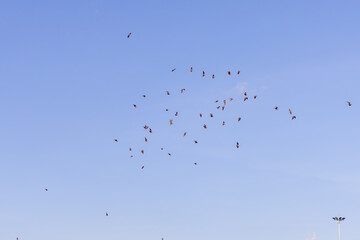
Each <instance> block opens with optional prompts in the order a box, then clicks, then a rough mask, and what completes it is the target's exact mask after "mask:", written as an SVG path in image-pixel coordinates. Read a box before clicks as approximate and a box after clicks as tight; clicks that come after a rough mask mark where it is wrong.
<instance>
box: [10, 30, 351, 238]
mask: <svg viewBox="0 0 360 240" xmlns="http://www.w3.org/2000/svg"><path fill="white" fill-rule="evenodd" d="M130 37H131V32H130V33H129V34H128V35H127V38H130ZM174 71H176V68H173V69H171V72H174ZM189 71H190V72H193V71H194V69H193V67H190V70H189ZM240 73H241V71H240V70H237V71H236V74H237V75H240ZM227 75H228V76H231V71H228V72H227ZM205 76H206V73H205V71H202V77H205ZM211 78H212V79H214V78H215V75H214V74H211ZM184 92H185V88H182V89H180V93H181V94H183V93H184ZM166 95H167V96H169V95H170V92H169V91H166ZM243 95H244V96H243V99H242V101H243V102H245V101H248V100H249V95H248V93H247V92H244V93H243ZM146 97H147V96H146V95H142V98H146ZM257 97H258V96H257V95H254V96H252V99H254V100H255V99H257ZM233 100H234V98H232V97H231V98H229V99H228V100H227V99H223V100H221V101H220V100H219V99H218V100H215V103H222V104H221V105H218V106H217V107H216V109H221V110H222V111H224V110H225V106H226V103H227V101H233ZM346 103H347V105H348V106H349V107H351V106H352V104H351V102H349V101H346ZM133 108H134V109H136V108H137V105H136V104H133ZM274 110H275V111H278V110H279V107H278V106H275V107H274ZM165 111H169V109H165ZM178 114H179V112H175V117H177V116H178ZM289 114H290V118H291V120H295V119H296V116H295V115H293V112H292V110H291V109H289ZM209 116H210V118H213V117H214V114H213V113H209ZM199 117H200V118H202V117H203V114H202V113H199ZM237 121H238V122H240V121H241V117H238V118H237ZM169 124H170V126H172V125H173V124H174V121H173V119H169ZM221 125H222V126H224V125H225V121H222V124H221ZM143 128H144V129H145V130H147V131H148V132H149V133H152V132H153V131H152V129H151V128H150V127H149V126H147V125H145V126H144V127H143ZM203 128H204V129H207V125H206V124H204V125H203ZM186 135H187V132H184V133H183V137H185V136H186ZM144 141H145V143H147V142H148V138H147V137H144ZM114 142H115V143H118V142H119V140H118V139H114ZM194 143H195V144H197V143H198V141H197V140H194ZM235 147H236V148H239V147H240V144H239V142H236V144H235ZM160 150H164V148H163V147H162V148H160ZM129 152H133V149H132V148H131V147H130V148H129ZM140 152H141V154H145V151H144V150H143V149H141V150H140ZM167 155H168V156H169V157H171V153H167ZM130 157H131V158H132V157H134V155H133V154H131V155H130ZM194 165H195V166H196V165H198V163H197V162H194ZM144 168H145V166H141V169H144ZM45 191H46V192H48V189H47V188H45ZM105 216H106V217H108V216H109V213H108V212H106V213H105ZM16 240H19V238H18V237H17V238H16ZM162 240H164V238H162Z"/></svg>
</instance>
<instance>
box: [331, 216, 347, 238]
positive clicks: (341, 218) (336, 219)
mask: <svg viewBox="0 0 360 240" xmlns="http://www.w3.org/2000/svg"><path fill="white" fill-rule="evenodd" d="M333 219H334V220H335V221H336V222H337V224H338V232H339V240H341V238H340V223H341V221H344V220H345V218H344V217H333Z"/></svg>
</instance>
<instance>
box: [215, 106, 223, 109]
mask: <svg viewBox="0 0 360 240" xmlns="http://www.w3.org/2000/svg"><path fill="white" fill-rule="evenodd" d="M216 108H217V109H219V108H220V106H217V107H216ZM223 110H224V109H223Z"/></svg>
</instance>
